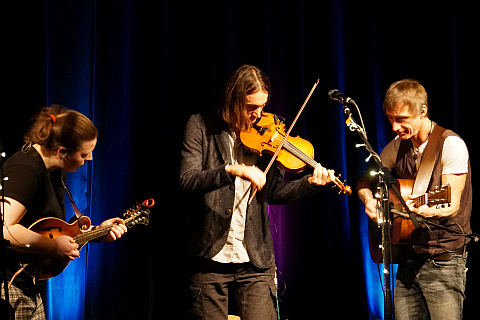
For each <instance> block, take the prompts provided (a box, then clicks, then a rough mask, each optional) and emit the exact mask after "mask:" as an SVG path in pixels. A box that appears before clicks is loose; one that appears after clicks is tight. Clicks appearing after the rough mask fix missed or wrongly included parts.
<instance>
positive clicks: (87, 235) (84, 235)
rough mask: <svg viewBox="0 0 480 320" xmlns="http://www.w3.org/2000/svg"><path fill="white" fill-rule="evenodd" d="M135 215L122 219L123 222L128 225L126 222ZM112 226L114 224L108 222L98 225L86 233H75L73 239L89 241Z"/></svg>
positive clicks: (102, 234)
mask: <svg viewBox="0 0 480 320" xmlns="http://www.w3.org/2000/svg"><path fill="white" fill-rule="evenodd" d="M136 216H137V215H135V216H132V217H130V218H128V219H126V220H125V221H124V224H125V225H126V226H127V227H129V225H128V223H129V222H130V221H131V220H132V219H134V218H135V217H136ZM113 226H114V224H109V225H108V226H103V227H99V228H97V229H95V230H92V231H90V232H86V233H81V234H79V235H77V236H76V237H74V238H73V239H74V240H75V241H76V242H78V241H79V240H82V242H85V243H87V242H89V241H91V240H95V239H98V238H100V237H102V236H104V235H106V234H108V232H109V231H110V229H112V227H113Z"/></svg>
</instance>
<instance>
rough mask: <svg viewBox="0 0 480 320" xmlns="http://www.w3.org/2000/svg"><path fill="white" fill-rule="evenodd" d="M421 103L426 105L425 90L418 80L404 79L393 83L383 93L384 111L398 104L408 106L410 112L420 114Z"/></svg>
mask: <svg viewBox="0 0 480 320" xmlns="http://www.w3.org/2000/svg"><path fill="white" fill-rule="evenodd" d="M423 105H426V106H428V96H427V91H426V90H425V88H424V87H423V86H422V85H421V84H420V82H418V81H417V80H413V79H404V80H400V81H397V82H395V83H393V84H392V85H391V86H390V87H389V88H388V90H387V92H386V93H385V99H384V100H383V110H384V111H385V112H387V111H388V110H391V109H394V108H397V107H399V106H408V107H409V110H410V113H412V114H420V113H421V112H422V106H423Z"/></svg>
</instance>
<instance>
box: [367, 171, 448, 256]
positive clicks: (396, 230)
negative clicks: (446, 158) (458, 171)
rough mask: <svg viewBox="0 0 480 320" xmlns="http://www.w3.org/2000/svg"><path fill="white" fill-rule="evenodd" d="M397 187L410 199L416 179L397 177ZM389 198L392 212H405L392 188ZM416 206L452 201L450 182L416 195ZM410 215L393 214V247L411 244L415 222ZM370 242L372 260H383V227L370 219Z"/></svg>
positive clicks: (443, 203)
mask: <svg viewBox="0 0 480 320" xmlns="http://www.w3.org/2000/svg"><path fill="white" fill-rule="evenodd" d="M396 181H397V188H398V190H399V191H400V194H401V196H402V198H403V199H404V200H408V196H409V195H411V194H412V191H413V184H414V182H415V181H414V180H411V179H397V180H396ZM389 200H390V207H391V209H392V212H395V211H396V212H400V211H402V212H405V211H404V209H403V207H402V205H401V203H400V200H399V199H398V198H397V196H396V195H395V193H394V192H393V191H392V190H389ZM412 200H413V202H414V205H415V207H417V208H418V207H420V206H423V205H425V204H426V205H428V206H429V207H432V206H441V205H445V204H448V205H449V204H450V202H451V187H450V185H449V184H447V185H444V186H441V187H436V188H435V189H433V190H432V191H429V192H427V193H425V194H422V195H420V196H417V197H415V198H414V199H412ZM406 216H408V215H406V212H405V214H402V215H400V214H393V220H392V223H391V228H390V237H391V238H390V240H391V244H392V247H394V246H395V245H401V244H409V243H411V241H412V232H413V230H414V229H415V226H414V225H413V222H412V221H411V220H410V219H407V218H404V217H406ZM368 229H369V239H368V240H369V244H370V255H371V257H372V260H373V261H374V262H375V263H380V262H382V259H383V257H382V249H381V244H382V233H381V229H380V228H378V224H377V223H375V222H373V221H370V223H369V228H368ZM392 249H393V250H392V251H393V253H394V254H395V249H394V248H392Z"/></svg>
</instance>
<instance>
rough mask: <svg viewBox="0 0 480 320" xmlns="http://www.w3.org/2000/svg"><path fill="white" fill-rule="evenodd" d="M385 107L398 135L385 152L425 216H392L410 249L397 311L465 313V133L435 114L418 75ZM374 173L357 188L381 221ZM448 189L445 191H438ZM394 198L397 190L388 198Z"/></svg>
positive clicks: (468, 204)
mask: <svg viewBox="0 0 480 320" xmlns="http://www.w3.org/2000/svg"><path fill="white" fill-rule="evenodd" d="M383 108H384V111H385V114H386V115H387V117H388V120H389V121H390V123H391V125H392V130H393V131H394V132H395V133H396V134H397V137H396V138H395V139H394V140H393V141H391V142H390V143H389V144H387V146H385V148H384V150H383V151H382V153H381V155H380V158H381V160H382V163H383V165H384V166H385V167H387V168H388V169H391V170H392V173H393V174H394V175H396V176H397V178H398V179H402V180H399V181H398V182H399V184H400V185H403V186H405V189H404V190H409V191H408V192H402V196H403V197H404V198H405V200H406V204H407V206H408V208H409V209H410V210H411V212H413V213H414V214H416V215H417V217H420V218H422V219H424V223H421V224H420V226H419V227H418V228H416V229H415V228H410V226H412V227H413V225H411V223H410V220H408V219H404V218H402V217H401V213H402V212H399V215H398V216H394V220H393V222H392V227H393V229H392V244H395V242H396V245H397V246H396V248H397V249H400V251H402V252H403V254H402V257H403V259H402V260H401V261H398V263H399V267H398V272H397V279H396V283H395V298H394V306H395V308H394V309H395V319H461V318H462V312H463V300H464V298H465V282H466V267H465V264H466V259H467V251H466V244H467V243H468V240H469V239H468V238H467V237H466V235H467V234H470V233H471V232H472V231H471V228H470V215H471V210H472V187H471V171H470V163H469V156H468V150H467V147H466V145H465V142H464V141H463V140H462V139H461V138H460V137H459V136H458V135H456V134H455V133H453V132H452V131H450V130H445V129H444V128H442V127H440V126H438V125H437V124H436V123H435V122H433V121H432V120H430V118H429V116H428V108H429V107H428V101H427V92H426V90H425V88H424V87H423V86H422V85H421V84H420V83H419V82H418V81H415V80H410V79H405V80H400V81H397V82H395V83H394V84H392V85H391V86H390V88H389V89H388V90H387V92H386V95H385V99H384V102H383ZM368 180H369V179H367V178H366V177H365V178H363V179H362V180H361V181H360V182H359V184H358V195H359V197H360V199H361V200H362V201H363V203H364V204H365V212H366V214H367V215H368V216H369V218H370V219H371V220H372V221H376V220H377V199H376V198H374V196H373V194H372V191H371V189H370V187H371V185H370V184H369V181H368ZM443 191H445V196H441V197H438V194H440V193H443ZM395 200H398V199H395V198H392V197H390V200H389V202H390V201H391V202H392V203H395ZM430 200H432V201H430ZM397 210H401V208H399V209H397ZM392 212H393V210H392ZM407 217H408V216H407ZM428 222H429V223H428ZM433 223H435V224H433ZM398 228H400V230H398ZM413 229H414V230H413ZM406 230H407V232H405V231H406ZM397 234H399V236H398V237H397V236H395V235H397ZM371 239H373V234H372V235H371ZM371 247H372V248H373V249H374V248H375V246H371ZM377 248H378V247H377ZM373 249H372V252H373ZM372 258H373V254H372ZM376 262H379V261H376Z"/></svg>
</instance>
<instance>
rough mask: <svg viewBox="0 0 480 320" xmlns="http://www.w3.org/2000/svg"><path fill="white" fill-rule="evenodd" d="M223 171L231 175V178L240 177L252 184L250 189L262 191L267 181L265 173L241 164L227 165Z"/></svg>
mask: <svg viewBox="0 0 480 320" xmlns="http://www.w3.org/2000/svg"><path fill="white" fill-rule="evenodd" d="M225 170H226V171H227V173H229V174H231V175H232V176H236V177H240V178H243V179H245V180H249V181H250V182H251V183H252V187H253V188H254V189H255V188H256V189H258V190H262V188H263V186H264V185H265V182H266V181H267V177H266V175H265V173H264V172H263V171H262V170H260V169H258V168H257V167H255V166H246V165H243V164H231V165H228V166H227V167H226V168H225Z"/></svg>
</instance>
